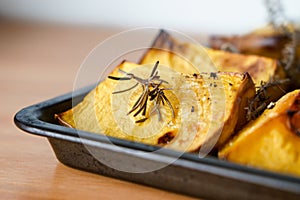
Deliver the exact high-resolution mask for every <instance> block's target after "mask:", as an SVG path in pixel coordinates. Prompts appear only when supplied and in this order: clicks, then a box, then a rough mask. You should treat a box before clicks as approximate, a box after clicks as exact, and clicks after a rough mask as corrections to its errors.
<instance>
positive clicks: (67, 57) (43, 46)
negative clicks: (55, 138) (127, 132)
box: [0, 21, 192, 200]
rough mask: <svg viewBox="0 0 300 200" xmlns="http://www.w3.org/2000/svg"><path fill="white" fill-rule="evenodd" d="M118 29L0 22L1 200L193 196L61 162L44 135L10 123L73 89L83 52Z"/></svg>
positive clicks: (85, 53)
mask: <svg viewBox="0 0 300 200" xmlns="http://www.w3.org/2000/svg"><path fill="white" fill-rule="evenodd" d="M117 32H118V31H117V30H108V29H101V28H88V27H84V28H82V27H81V28H79V27H65V26H57V25H56V26H54V25H38V24H28V23H15V22H5V21H1V22H0V69H1V73H0V91H1V100H0V102H1V105H0V127H1V131H0V198H1V199H131V200H132V199H192V198H191V197H187V196H183V195H179V194H175V193H170V192H167V191H163V190H159V189H154V188H151V187H146V186H143V185H138V184H134V183H130V182H126V181H122V180H117V179H112V178H108V177H104V176H100V175H96V174H92V173H87V172H83V171H79V170H76V169H72V168H70V167H67V166H64V165H63V164H61V163H59V162H58V160H57V159H56V158H55V155H54V153H53V151H52V149H51V147H50V145H49V143H48V141H47V140H46V139H45V138H42V137H37V136H33V135H29V134H27V133H25V132H23V131H21V130H19V129H18V128H17V127H16V126H15V125H14V122H13V116H14V114H15V113H16V112H17V111H18V110H20V109H21V108H23V107H26V106H29V105H31V104H34V103H39V102H41V101H43V100H46V99H49V98H52V97H55V96H58V95H60V94H63V93H66V92H69V91H72V88H73V82H74V79H75V76H76V73H77V70H78V68H79V66H80V64H81V63H82V61H83V59H84V58H85V56H86V55H87V54H88V53H89V52H90V51H91V50H92V48H93V47H94V46H95V45H97V44H98V43H99V42H101V41H103V40H104V39H105V38H107V37H108V36H110V35H112V34H113V33H117Z"/></svg>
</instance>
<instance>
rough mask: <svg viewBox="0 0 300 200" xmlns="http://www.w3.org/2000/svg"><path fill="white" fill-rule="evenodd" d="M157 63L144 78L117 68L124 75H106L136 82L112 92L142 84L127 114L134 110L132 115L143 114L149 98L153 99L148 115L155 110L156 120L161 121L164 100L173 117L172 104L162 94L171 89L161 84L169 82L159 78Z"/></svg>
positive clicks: (140, 121)
mask: <svg viewBox="0 0 300 200" xmlns="http://www.w3.org/2000/svg"><path fill="white" fill-rule="evenodd" d="M158 64H159V61H157V62H156V63H155V65H154V66H153V69H152V71H151V74H150V76H149V77H148V78H146V79H143V78H140V77H138V76H136V75H135V74H133V73H127V72H125V71H123V70H121V69H119V72H121V73H122V74H124V75H125V77H115V76H108V78H110V79H112V80H117V81H126V80H131V79H134V80H135V81H136V82H137V83H136V84H135V85H133V86H132V87H130V88H127V89H124V90H120V91H115V92H113V94H118V93H123V92H128V91H130V90H132V89H133V88H135V87H137V86H138V85H141V86H142V94H141V95H140V96H139V98H138V99H137V101H136V102H135V103H134V105H133V106H132V108H131V109H130V110H129V111H128V113H127V114H128V115H129V114H131V113H133V112H135V113H134V114H133V116H134V117H136V116H138V115H139V114H141V115H142V116H145V115H146V112H147V104H148V99H149V101H154V107H153V109H152V110H151V111H150V114H149V115H150V116H151V115H152V114H153V113H154V112H156V113H157V114H158V120H159V121H161V119H162V116H161V111H160V106H161V105H165V102H166V104H167V105H168V107H169V108H170V110H171V111H172V118H174V117H175V112H174V109H173V106H172V104H171V102H170V101H169V99H168V98H167V97H166V95H165V94H164V91H165V90H171V89H170V88H163V86H162V84H163V83H166V84H169V83H168V82H167V81H165V80H163V79H161V78H160V76H159V75H158V70H157V68H158ZM147 119H148V118H147V117H144V118H142V119H140V120H137V121H136V123H142V122H144V121H146V120H147Z"/></svg>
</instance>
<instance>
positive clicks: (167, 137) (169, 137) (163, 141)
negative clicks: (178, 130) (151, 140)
mask: <svg viewBox="0 0 300 200" xmlns="http://www.w3.org/2000/svg"><path fill="white" fill-rule="evenodd" d="M174 137H175V133H174V132H171V131H170V132H167V133H165V134H164V135H163V136H161V137H160V138H158V141H157V143H158V144H168V143H169V142H170V141H171V140H172V139H173V138H174Z"/></svg>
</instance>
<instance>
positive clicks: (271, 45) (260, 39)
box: [208, 24, 300, 89]
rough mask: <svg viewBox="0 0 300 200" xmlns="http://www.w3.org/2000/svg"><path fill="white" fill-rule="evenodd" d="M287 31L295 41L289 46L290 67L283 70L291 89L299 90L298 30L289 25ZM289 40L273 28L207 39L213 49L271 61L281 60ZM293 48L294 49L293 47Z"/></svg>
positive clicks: (299, 32)
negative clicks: (226, 50) (291, 57)
mask: <svg viewBox="0 0 300 200" xmlns="http://www.w3.org/2000/svg"><path fill="white" fill-rule="evenodd" d="M287 29H288V30H289V31H290V32H294V34H295V38H296V40H295V41H294V43H295V44H293V45H292V46H291V48H295V49H294V55H293V60H292V65H291V66H290V67H288V68H287V69H285V71H286V74H287V76H288V78H290V79H291V83H292V84H291V85H290V88H291V89H296V88H300V79H299V78H298V77H299V76H300V70H299V66H300V40H299V38H300V31H299V30H300V29H299V27H296V26H295V25H293V24H289V26H288V27H287ZM290 40H291V38H290V37H289V36H288V35H287V34H284V33H282V32H281V31H279V30H274V28H273V27H271V26H270V25H269V26H266V27H263V28H260V29H257V30H255V31H253V32H250V33H247V34H244V35H232V36H230V35H229V36H228V35H227V36H222V35H212V36H210V38H209V42H208V43H209V46H210V47H211V48H213V49H224V48H225V49H226V47H229V49H230V48H231V49H232V48H233V51H235V52H237V53H242V54H249V55H260V56H265V57H270V58H273V59H278V60H280V59H282V58H283V49H284V48H285V46H286V45H287V44H288V43H289V42H290ZM293 46H294V47H293Z"/></svg>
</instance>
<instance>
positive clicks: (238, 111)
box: [56, 62, 255, 152]
mask: <svg viewBox="0 0 300 200" xmlns="http://www.w3.org/2000/svg"><path fill="white" fill-rule="evenodd" d="M152 67H153V65H137V64H134V63H130V62H123V63H122V64H120V65H119V66H118V67H117V68H116V69H115V70H114V71H113V72H112V73H111V74H110V75H111V76H114V77H120V76H122V74H121V73H120V72H119V70H120V69H121V70H123V71H125V72H128V73H132V74H134V75H136V76H139V77H144V78H146V77H147V76H148V75H149V74H150V73H151V69H152ZM158 72H159V74H158V75H159V76H160V77H161V78H162V79H164V80H165V81H167V82H168V84H167V83H166V82H164V83H162V85H163V86H164V88H165V90H164V94H165V96H166V97H167V99H168V100H169V103H170V104H171V106H170V105H168V102H167V101H166V100H165V101H164V105H161V107H160V113H161V117H159V114H158V113H157V112H154V113H152V111H153V108H156V107H155V106H156V104H154V103H153V102H152V101H151V98H149V99H148V101H149V103H148V104H147V109H146V111H145V115H144V116H140V115H137V116H135V115H134V113H131V114H128V111H129V110H130V109H131V108H132V107H133V106H134V105H135V102H137V99H139V96H140V94H141V93H142V89H143V87H141V86H138V87H135V88H134V89H131V90H128V91H126V92H121V93H118V92H116V91H122V90H126V89H127V88H130V87H131V86H133V85H135V84H136V82H135V80H122V81H118V80H112V79H105V80H104V81H103V82H101V83H100V84H99V85H98V86H97V87H96V88H95V89H94V90H92V91H91V92H90V93H89V94H88V95H87V96H86V97H85V98H84V100H83V101H82V102H81V103H79V104H78V105H77V106H75V107H73V108H72V109H70V110H68V111H66V112H64V113H60V114H57V115H56V118H57V119H58V121H59V122H60V123H61V124H63V125H67V126H70V127H73V128H76V129H79V130H85V131H89V132H94V133H100V134H101V133H102V134H105V135H108V136H112V137H117V138H121V139H126V140H131V141H136V142H142V143H146V144H150V145H160V146H165V147H167V148H171V149H175V150H178V151H188V152H193V151H196V150H198V149H199V148H201V147H202V146H203V145H204V144H210V143H211V142H214V143H217V146H220V145H222V144H224V143H225V142H226V141H227V140H228V138H230V137H231V135H232V133H234V132H235V131H236V130H238V129H240V128H241V127H242V126H243V125H244V124H245V123H246V113H245V109H244V107H245V106H246V104H247V103H248V100H249V99H251V98H253V96H254V94H255V87H254V83H253V81H252V79H251V78H250V76H249V75H248V74H247V73H233V72H219V73H200V74H193V75H185V74H182V73H179V72H177V71H176V70H174V68H171V67H165V66H163V65H162V66H160V65H159V66H158ZM123 73H124V72H123ZM123 76H124V75H123ZM168 88H170V89H168ZM113 92H116V93H114V94H113ZM172 108H173V109H172ZM172 111H173V112H172ZM213 146H214V144H213Z"/></svg>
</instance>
